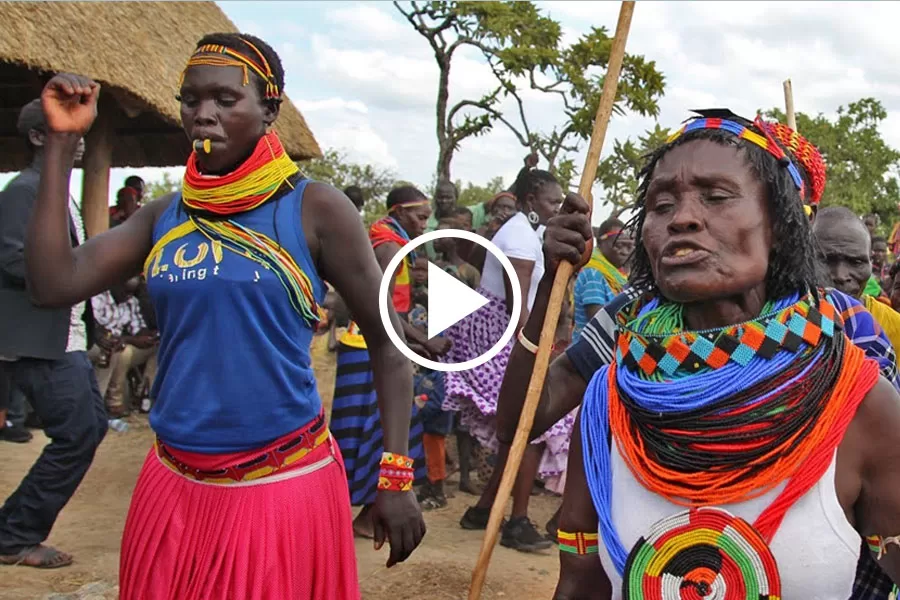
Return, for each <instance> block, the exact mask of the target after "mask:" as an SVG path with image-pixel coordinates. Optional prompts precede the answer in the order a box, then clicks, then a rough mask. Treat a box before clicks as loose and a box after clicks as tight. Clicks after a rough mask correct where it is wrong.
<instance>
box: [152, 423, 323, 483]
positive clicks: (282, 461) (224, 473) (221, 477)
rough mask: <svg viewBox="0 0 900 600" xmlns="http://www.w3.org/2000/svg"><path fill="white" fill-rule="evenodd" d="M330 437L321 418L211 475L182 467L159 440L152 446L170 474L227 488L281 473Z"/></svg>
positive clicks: (183, 464)
mask: <svg viewBox="0 0 900 600" xmlns="http://www.w3.org/2000/svg"><path fill="white" fill-rule="evenodd" d="M329 437H331V432H330V431H328V427H327V425H326V424H325V416H324V415H321V414H320V415H319V416H318V417H316V418H315V420H313V422H312V423H311V424H309V425H307V426H306V427H304V428H303V429H302V430H301V431H299V432H298V433H297V435H296V436H294V437H292V438H291V439H289V440H288V441H287V442H285V443H284V444H281V445H280V446H277V447H276V448H272V449H271V450H268V451H266V452H263V453H262V454H260V455H259V456H257V457H255V458H253V459H251V460H248V461H246V462H243V463H240V464H237V465H234V466H230V467H226V468H224V469H216V470H214V471H204V470H202V469H195V468H194V467H191V466H190V465H187V464H185V463H183V462H182V461H180V460H178V459H177V458H175V457H174V456H173V455H172V453H171V451H170V450H169V449H168V448H166V445H165V444H163V442H162V441H161V440H159V439H158V438H157V440H156V442H155V443H154V447H155V449H156V455H157V456H158V457H159V459H160V461H161V462H162V463H163V464H164V465H165V466H167V467H169V468H170V469H172V470H173V471H176V472H178V473H181V474H182V475H184V476H185V477H187V478H189V479H195V480H197V481H204V482H206V483H220V484H228V483H236V482H241V481H252V480H254V479H259V478H261V477H266V476H269V475H272V474H274V473H277V472H279V471H284V470H286V469H287V468H288V467H289V466H290V465H292V464H294V463H296V462H297V461H298V460H300V459H302V458H303V457H304V456H306V455H308V454H309V453H310V452H312V451H313V450H315V449H316V448H318V447H319V446H321V445H322V444H324V443H325V442H326V441H328V438H329Z"/></svg>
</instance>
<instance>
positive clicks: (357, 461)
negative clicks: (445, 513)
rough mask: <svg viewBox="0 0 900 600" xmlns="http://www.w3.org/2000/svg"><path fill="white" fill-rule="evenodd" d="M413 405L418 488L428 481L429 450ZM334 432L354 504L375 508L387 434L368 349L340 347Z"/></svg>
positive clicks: (413, 453) (412, 439)
mask: <svg viewBox="0 0 900 600" xmlns="http://www.w3.org/2000/svg"><path fill="white" fill-rule="evenodd" d="M410 404H412V415H413V418H412V422H411V423H410V426H409V456H410V458H412V459H413V461H415V462H414V466H415V477H416V484H417V485H418V484H421V483H424V481H425V477H426V467H425V450H424V448H423V446H422V434H423V433H424V431H423V428H422V422H421V419H420V417H419V411H418V408H417V407H416V406H415V404H413V402H412V398H410ZM331 431H332V433H333V434H334V439H335V440H337V443H338V445H339V446H340V448H341V455H342V456H343V457H344V466H345V468H346V471H347V483H348V485H349V487H350V502H351V504H352V505H353V506H364V505H367V504H372V503H373V502H375V491H376V489H377V487H378V472H379V470H380V463H381V453H382V452H384V445H383V444H384V434H383V432H382V429H381V413H380V412H379V410H378V402H377V400H376V397H375V384H374V381H373V377H372V369H371V366H370V364H369V352H368V351H367V350H365V349H364V348H363V349H360V348H352V347H350V346H347V345H345V344H340V345H339V346H338V359H337V374H336V376H335V382H334V403H333V404H332V407H331Z"/></svg>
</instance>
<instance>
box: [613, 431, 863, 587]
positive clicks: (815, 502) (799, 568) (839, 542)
mask: <svg viewBox="0 0 900 600" xmlns="http://www.w3.org/2000/svg"><path fill="white" fill-rule="evenodd" d="M614 446H615V444H614ZM611 463H612V475H613V476H612V517H613V523H614V524H615V526H616V530H617V531H618V533H619V538H620V539H621V541H622V545H623V546H624V547H625V551H626V553H627V552H630V551H631V548H632V547H633V546H634V544H635V543H636V542H637V540H638V539H639V538H640V537H641V536H643V535H645V534H647V533H649V531H650V530H651V528H652V527H653V525H654V524H656V523H657V522H658V521H660V520H662V519H664V518H666V517H670V516H672V515H674V514H677V513H680V512H683V511H684V510H686V509H685V507H682V506H678V505H676V504H672V503H671V502H669V501H668V500H666V499H665V498H663V497H662V496H659V495H657V494H654V493H652V492H650V491H649V490H647V489H646V488H645V487H644V486H643V485H641V483H640V482H638V481H637V480H636V479H635V478H634V475H632V473H631V470H630V469H629V468H628V465H627V464H625V461H624V460H623V459H622V457H621V455H620V454H619V452H618V450H616V451H614V452H612V460H611ZM834 472H835V460H834V459H832V461H831V464H830V465H829V467H828V471H826V473H825V475H823V476H822V479H820V480H819V482H818V483H817V484H816V485H815V486H813V487H812V489H810V490H809V492H807V493H806V494H805V495H804V496H803V497H801V498H800V499H799V500H798V501H797V502H796V503H795V504H794V505H793V506H792V507H791V509H790V510H788V512H787V514H786V515H785V517H784V520H783V521H782V523H781V526H780V527H779V528H778V531H777V532H776V534H775V537H774V539H773V540H772V543H771V544H770V545H769V549H770V550H771V551H772V555H773V556H774V557H775V562H776V563H777V564H778V572H779V573H780V575H781V592H782V593H781V597H782V598H783V599H784V600H847V598H849V597H850V593H851V592H852V589H853V581H854V578H855V577H856V563H857V560H858V559H859V549H860V545H861V539H860V537H859V534H858V533H857V532H856V530H854V529H853V527H852V526H851V525H850V523H848V522H847V518H846V516H845V515H844V511H843V509H842V508H841V505H840V502H839V501H838V498H837V492H836V491H835V487H834ZM784 485H785V484H781V485H780V486H778V487H776V488H775V489H774V490H772V491H770V492H769V493H768V494H765V495H764V496H760V497H759V498H755V499H753V500H748V501H747V502H742V503H739V504H730V505H725V506H721V507H719V508H723V509H725V510H727V511H728V512H730V513H731V514H733V515H735V516H738V517H741V518H742V519H744V520H745V521H747V522H748V523H751V524H752V523H753V522H754V521H755V520H756V518H757V517H758V516H759V515H760V513H762V511H763V510H765V508H766V507H767V506H769V504H771V503H772V500H773V499H774V498H775V497H776V496H777V495H778V493H779V492H781V490H782V489H783V488H784ZM599 544H600V553H599V554H600V560H601V561H602V562H603V569H604V570H605V571H606V574H607V576H608V577H609V581H610V583H612V589H613V594H612V598H613V600H621V598H622V578H621V577H620V576H619V573H618V571H616V568H615V566H613V564H612V561H611V560H610V558H609V554H608V553H607V552H606V548H605V546H604V544H603V535H602V534H601V535H600V542H599Z"/></svg>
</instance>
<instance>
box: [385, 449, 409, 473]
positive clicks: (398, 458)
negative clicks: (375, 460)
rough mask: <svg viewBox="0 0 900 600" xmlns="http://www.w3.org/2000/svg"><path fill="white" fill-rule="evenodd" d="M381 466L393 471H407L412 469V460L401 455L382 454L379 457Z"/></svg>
mask: <svg viewBox="0 0 900 600" xmlns="http://www.w3.org/2000/svg"><path fill="white" fill-rule="evenodd" d="M381 466H382V467H389V468H393V469H409V470H412V468H413V459H411V458H410V457H408V456H403V455H402V454H394V453H393V452H384V453H382V455H381Z"/></svg>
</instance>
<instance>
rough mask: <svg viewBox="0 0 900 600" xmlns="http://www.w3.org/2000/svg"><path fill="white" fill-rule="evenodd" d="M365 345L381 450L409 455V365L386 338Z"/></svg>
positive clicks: (411, 374)
mask: <svg viewBox="0 0 900 600" xmlns="http://www.w3.org/2000/svg"><path fill="white" fill-rule="evenodd" d="M395 318H396V317H395ZM398 320H399V319H398ZM366 341H367V344H368V351H369V361H370V363H371V365H372V375H373V378H374V380H375V394H376V396H377V398H378V409H379V411H380V412H381V427H382V430H383V431H384V450H385V452H394V453H396V454H402V455H404V456H406V455H408V454H409V424H410V420H411V419H412V401H413V386H412V379H413V370H412V364H411V363H410V362H409V361H408V360H407V359H406V357H405V356H403V354H402V353H401V352H400V351H399V350H397V348H396V347H395V346H394V344H392V343H391V341H390V339H388V337H387V335H381V336H377V338H376V339H374V340H371V341H370V340H368V339H367V340H366Z"/></svg>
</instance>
